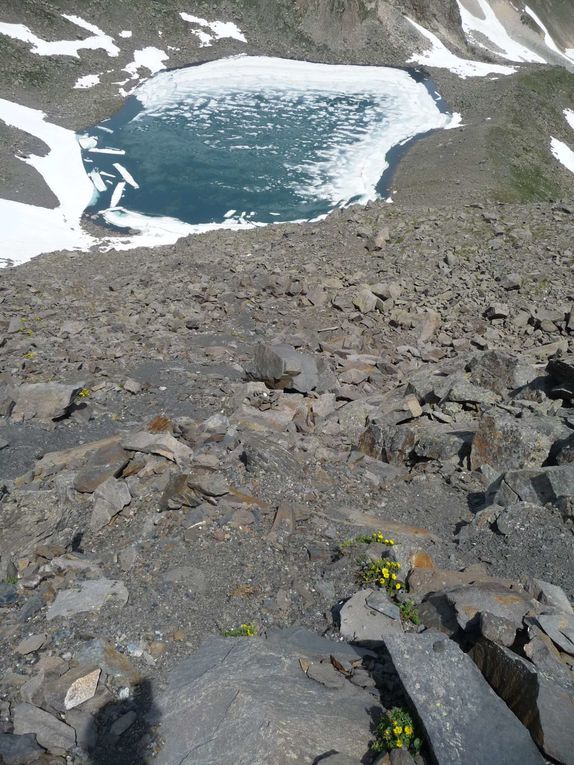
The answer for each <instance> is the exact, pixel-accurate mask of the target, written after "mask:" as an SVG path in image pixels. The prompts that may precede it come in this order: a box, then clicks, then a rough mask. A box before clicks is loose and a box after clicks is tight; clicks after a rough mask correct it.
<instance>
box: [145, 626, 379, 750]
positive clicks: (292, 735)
mask: <svg viewBox="0 0 574 765" xmlns="http://www.w3.org/2000/svg"><path fill="white" fill-rule="evenodd" d="M331 655H333V656H334V657H335V658H336V659H337V660H338V661H339V662H341V661H343V662H345V661H353V660H356V659H359V658H360V652H359V651H358V649H355V648H352V647H351V646H349V645H346V644H337V643H333V642H331V641H328V640H323V639H322V638H319V637H317V636H316V635H314V634H313V633H310V632H306V631H305V630H286V631H279V632H277V633H275V634H273V635H272V636H271V637H270V638H269V639H268V640H261V639H258V638H245V639H242V640H234V641H233V642H230V641H228V640H225V639H218V640H212V641H210V642H209V643H208V644H205V645H204V646H203V647H202V648H201V649H200V650H199V651H198V652H197V653H196V654H194V655H193V656H192V657H191V658H190V659H188V660H187V661H186V662H185V663H184V664H182V665H181V666H180V667H178V668H177V669H176V671H175V672H174V673H173V675H172V677H171V680H170V682H169V684H168V687H167V689H166V691H165V693H164V695H163V697H162V699H161V700H160V701H159V704H158V712H159V714H160V715H161V723H162V735H163V737H164V740H165V745H164V747H163V748H162V750H161V752H160V753H159V755H158V758H157V763H158V765H178V764H179V763H181V762H184V761H185V762H186V763H187V765H208V764H209V765H216V764H217V763H221V753H222V752H224V751H225V752H233V757H234V761H236V762H249V763H252V764H253V765H283V763H285V762H290V761H292V762H298V763H302V764H303V763H308V765H311V763H313V762H315V761H316V760H317V758H319V757H321V756H322V755H325V754H328V753H332V752H333V751H335V752H337V751H338V752H339V753H340V754H345V755H347V756H349V757H355V758H356V759H360V758H361V757H363V756H364V754H365V752H367V751H368V748H369V739H370V731H369V728H370V726H369V722H370V720H371V719H372V718H371V714H372V712H373V707H376V704H375V703H374V699H373V697H372V696H371V695H370V694H369V693H367V692H366V691H364V690H362V689H360V688H357V687H356V686H354V685H352V684H351V683H350V682H348V681H347V680H345V679H344V677H343V676H342V675H340V678H341V681H340V682H339V683H331V682H327V684H324V683H323V680H322V679H321V678H322V675H323V674H324V673H313V672H310V673H309V671H310V667H311V666H314V665H315V664H316V663H318V662H320V661H321V659H327V661H328V660H329V656H331ZM303 666H306V667H307V673H306V672H304V671H303V669H302V667H303ZM335 674H336V673H335ZM313 676H316V677H317V678H319V679H317V680H316V679H313ZM334 685H336V686H337V687H332V686H334ZM329 686H331V687H329Z"/></svg>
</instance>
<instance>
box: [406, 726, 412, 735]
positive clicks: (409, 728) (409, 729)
mask: <svg viewBox="0 0 574 765" xmlns="http://www.w3.org/2000/svg"><path fill="white" fill-rule="evenodd" d="M405 735H406V736H412V735H413V729H412V728H411V726H410V725H405Z"/></svg>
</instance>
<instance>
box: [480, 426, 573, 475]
mask: <svg viewBox="0 0 574 765" xmlns="http://www.w3.org/2000/svg"><path fill="white" fill-rule="evenodd" d="M570 432H571V431H569V430H568V429H566V428H565V426H564V425H563V424H562V421H561V420H560V419H558V418H557V417H521V418H516V417H512V416H511V415H509V414H507V413H505V412H499V411H492V412H488V413H487V414H485V415H483V417H482V418H481V420H480V423H479V426H478V430H477V431H476V434H475V436H474V439H473V441H472V449H471V453H470V462H471V467H472V469H473V470H477V469H478V468H479V467H481V466H482V465H484V464H488V465H491V466H492V467H493V468H494V469H495V470H497V471H498V472H503V471H504V470H521V469H524V468H531V467H538V466H542V465H543V464H544V463H545V462H546V460H548V458H549V456H550V452H551V449H552V446H553V444H554V443H555V441H556V440H557V439H560V438H563V437H565V436H566V435H567V434H568V433H570Z"/></svg>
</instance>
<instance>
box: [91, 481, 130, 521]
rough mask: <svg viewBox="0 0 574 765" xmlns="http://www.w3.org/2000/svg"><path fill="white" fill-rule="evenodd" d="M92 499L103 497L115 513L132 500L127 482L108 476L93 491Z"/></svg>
mask: <svg viewBox="0 0 574 765" xmlns="http://www.w3.org/2000/svg"><path fill="white" fill-rule="evenodd" d="M94 499H96V500H98V499H103V500H104V501H105V502H107V503H108V504H109V505H111V507H112V508H113V510H114V511H115V512H117V513H119V512H120V510H123V508H124V507H126V505H129V503H130V502H131V501H132V497H131V494H130V490H129V489H128V485H127V483H126V482H125V481H118V480H117V479H116V478H108V480H107V481H104V482H103V483H101V484H100V485H99V486H98V488H97V489H96V490H95V492H94Z"/></svg>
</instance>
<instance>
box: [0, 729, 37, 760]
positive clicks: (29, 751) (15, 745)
mask: <svg viewBox="0 0 574 765" xmlns="http://www.w3.org/2000/svg"><path fill="white" fill-rule="evenodd" d="M43 751H44V750H43V749H42V748H41V747H39V746H38V744H37V743H36V737H35V736H34V735H32V734H31V733H25V734H24V735H22V736H16V735H14V734H13V733H0V762H2V763H5V765H29V764H30V763H32V762H35V761H36V760H37V759H38V758H39V757H40V755H41V754H42V752H43Z"/></svg>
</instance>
